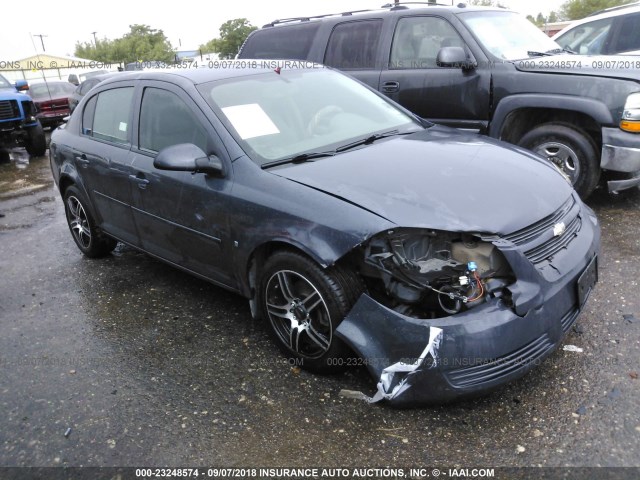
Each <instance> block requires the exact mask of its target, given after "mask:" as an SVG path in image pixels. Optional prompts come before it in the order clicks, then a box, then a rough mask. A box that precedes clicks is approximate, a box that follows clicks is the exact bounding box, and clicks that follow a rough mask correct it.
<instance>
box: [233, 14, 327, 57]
mask: <svg viewBox="0 0 640 480" xmlns="http://www.w3.org/2000/svg"><path fill="white" fill-rule="evenodd" d="M318 28H320V22H314V23H305V24H301V25H291V26H285V27H268V28H265V29H262V30H258V31H256V32H255V33H254V34H252V35H251V36H250V37H249V38H248V39H247V41H246V43H245V44H244V46H243V47H242V51H241V52H240V55H238V57H239V58H269V59H275V60H283V59H291V60H307V58H308V56H309V50H311V45H312V44H313V39H314V37H315V36H316V32H317V31H318Z"/></svg>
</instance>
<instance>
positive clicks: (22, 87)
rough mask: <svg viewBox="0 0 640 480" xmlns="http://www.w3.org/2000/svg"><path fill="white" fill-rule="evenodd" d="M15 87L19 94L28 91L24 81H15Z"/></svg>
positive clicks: (27, 85)
mask: <svg viewBox="0 0 640 480" xmlns="http://www.w3.org/2000/svg"><path fill="white" fill-rule="evenodd" d="M15 87H16V90H17V91H19V92H25V91H27V90H29V84H28V83H27V81H26V80H16V83H15Z"/></svg>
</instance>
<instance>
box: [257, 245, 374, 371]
mask: <svg viewBox="0 0 640 480" xmlns="http://www.w3.org/2000/svg"><path fill="white" fill-rule="evenodd" d="M259 285H260V290H259V292H260V308H261V309H262V318H264V319H266V320H268V321H269V323H270V326H271V333H272V335H273V337H274V339H275V341H276V343H277V345H278V347H279V348H280V350H282V352H284V353H285V355H287V356H288V357H289V358H293V359H295V360H296V361H297V362H296V365H300V366H301V367H302V368H304V369H306V370H310V371H313V372H317V373H332V372H337V371H340V370H343V369H344V365H345V364H346V362H344V358H345V357H347V356H348V355H349V353H350V350H349V348H348V347H347V345H346V344H345V343H344V342H342V341H341V340H340V339H338V338H337V337H336V336H335V334H334V333H335V329H336V328H337V327H338V325H339V324H340V322H342V320H343V319H344V317H345V316H346V315H347V314H348V313H349V311H350V310H351V308H352V307H353V305H354V304H355V302H356V301H357V300H358V298H359V297H360V295H361V294H362V292H363V291H364V287H363V285H362V281H361V280H360V278H359V277H358V275H357V274H356V273H355V272H353V271H350V270H347V269H344V268H341V267H337V266H333V267H330V268H327V269H324V270H323V269H322V268H320V267H319V266H318V265H316V263H315V262H313V261H312V260H310V259H309V258H307V257H305V256H304V255H302V254H300V253H296V252H291V251H280V252H277V253H275V254H273V255H272V256H271V257H270V258H269V259H268V260H267V262H266V263H265V265H264V268H263V269H262V275H261V278H260V284H259Z"/></svg>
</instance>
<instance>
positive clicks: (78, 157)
mask: <svg viewBox="0 0 640 480" xmlns="http://www.w3.org/2000/svg"><path fill="white" fill-rule="evenodd" d="M75 159H76V162H78V163H79V164H81V165H82V166H83V167H84V168H87V167H88V166H89V159H88V158H87V156H86V155H85V154H84V153H83V154H82V155H76V156H75Z"/></svg>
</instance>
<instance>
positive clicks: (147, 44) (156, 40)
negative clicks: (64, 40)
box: [75, 25, 175, 63]
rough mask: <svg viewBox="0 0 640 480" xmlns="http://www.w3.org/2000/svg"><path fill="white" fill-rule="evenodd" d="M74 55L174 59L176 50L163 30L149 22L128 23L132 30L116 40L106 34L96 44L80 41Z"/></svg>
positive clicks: (108, 59)
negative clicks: (151, 25)
mask: <svg viewBox="0 0 640 480" xmlns="http://www.w3.org/2000/svg"><path fill="white" fill-rule="evenodd" d="M75 56H76V57H80V58H87V59H89V60H98V61H101V62H123V63H130V62H137V61H142V62H146V61H151V60H160V61H163V62H171V61H173V59H174V56H175V51H174V50H173V48H172V47H171V43H170V42H169V40H168V39H167V37H166V36H165V35H164V32H163V31H162V30H156V29H153V28H151V27H150V26H148V25H129V33H126V34H125V35H124V36H122V37H121V38H116V39H115V40H108V39H106V38H104V39H102V40H97V41H96V42H95V45H94V44H93V43H91V42H85V43H80V42H77V43H76V50H75Z"/></svg>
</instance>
